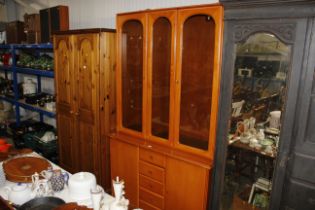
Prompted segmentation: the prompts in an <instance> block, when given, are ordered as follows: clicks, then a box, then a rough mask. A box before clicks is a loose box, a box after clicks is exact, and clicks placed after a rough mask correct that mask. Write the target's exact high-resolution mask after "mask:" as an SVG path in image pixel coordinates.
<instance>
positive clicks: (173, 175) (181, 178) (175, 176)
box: [165, 158, 209, 210]
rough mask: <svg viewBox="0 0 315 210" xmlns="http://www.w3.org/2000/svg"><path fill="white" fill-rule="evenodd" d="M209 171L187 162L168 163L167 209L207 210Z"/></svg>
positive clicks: (166, 178) (170, 159) (172, 159)
mask: <svg viewBox="0 0 315 210" xmlns="http://www.w3.org/2000/svg"><path fill="white" fill-rule="evenodd" d="M208 177H209V170H208V169H206V168H203V167H200V166H197V165H193V164H190V163H188V162H185V161H181V160H177V159H174V158H168V159H167V162H166V175H165V180H166V184H165V185H166V189H165V209H166V210H172V209H180V210H192V209H196V210H197V209H200V210H201V209H206V206H207V192H208V190H207V189H208Z"/></svg>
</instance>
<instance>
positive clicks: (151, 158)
mask: <svg viewBox="0 0 315 210" xmlns="http://www.w3.org/2000/svg"><path fill="white" fill-rule="evenodd" d="M140 159H141V160H144V161H147V162H149V163H152V164H154V165H157V166H160V167H162V168H164V167H165V162H166V159H165V156H163V155H160V154H157V153H155V152H152V151H149V150H145V149H140Z"/></svg>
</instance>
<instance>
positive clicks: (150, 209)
mask: <svg viewBox="0 0 315 210" xmlns="http://www.w3.org/2000/svg"><path fill="white" fill-rule="evenodd" d="M139 207H140V208H141V209H144V210H161V209H159V208H157V207H154V206H151V205H150V204H148V203H147V202H145V201H142V200H140V201H139Z"/></svg>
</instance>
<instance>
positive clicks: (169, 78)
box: [148, 10, 176, 142]
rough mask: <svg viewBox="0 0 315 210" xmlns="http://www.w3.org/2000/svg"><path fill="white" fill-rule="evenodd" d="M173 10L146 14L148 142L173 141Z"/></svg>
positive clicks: (174, 13) (174, 17) (174, 19)
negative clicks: (149, 140)
mask: <svg viewBox="0 0 315 210" xmlns="http://www.w3.org/2000/svg"><path fill="white" fill-rule="evenodd" d="M175 25H176V10H170V11H160V12H152V13H149V15H148V43H150V44H149V45H148V83H149V85H148V95H149V97H148V102H149V103H148V110H149V112H148V122H149V123H148V126H149V129H148V130H149V136H150V139H151V140H156V141H157V142H161V140H162V141H164V142H165V141H166V140H169V139H173V136H172V134H173V133H172V132H170V131H171V128H172V122H171V120H172V119H173V116H171V115H170V114H171V113H173V112H172V110H173V108H174V100H173V99H174V90H173V89H174V87H173V85H174V82H173V81H174V56H175V49H174V41H175V37H174V36H175Z"/></svg>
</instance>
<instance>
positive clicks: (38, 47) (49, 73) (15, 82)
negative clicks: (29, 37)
mask: <svg viewBox="0 0 315 210" xmlns="http://www.w3.org/2000/svg"><path fill="white" fill-rule="evenodd" d="M0 49H7V50H9V51H10V53H11V57H12V65H11V66H0V70H2V71H5V74H6V75H7V73H8V72H11V73H12V79H13V90H14V98H8V97H5V96H0V100H4V101H7V102H9V103H12V104H13V105H15V113H16V122H17V124H20V117H21V116H20V107H22V108H24V109H27V110H31V111H34V112H38V113H39V114H40V120H41V121H43V116H44V115H45V116H48V117H55V113H54V112H50V111H47V110H45V109H44V108H42V107H39V106H35V105H30V104H27V103H25V102H24V101H23V100H20V99H19V98H20V97H19V88H18V74H28V75H36V76H37V85H38V91H41V77H48V78H54V72H53V71H47V70H41V69H31V68H21V67H17V66H16V50H23V49H34V50H38V51H40V50H51V52H52V49H53V45H52V44H51V43H46V44H11V45H0Z"/></svg>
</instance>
